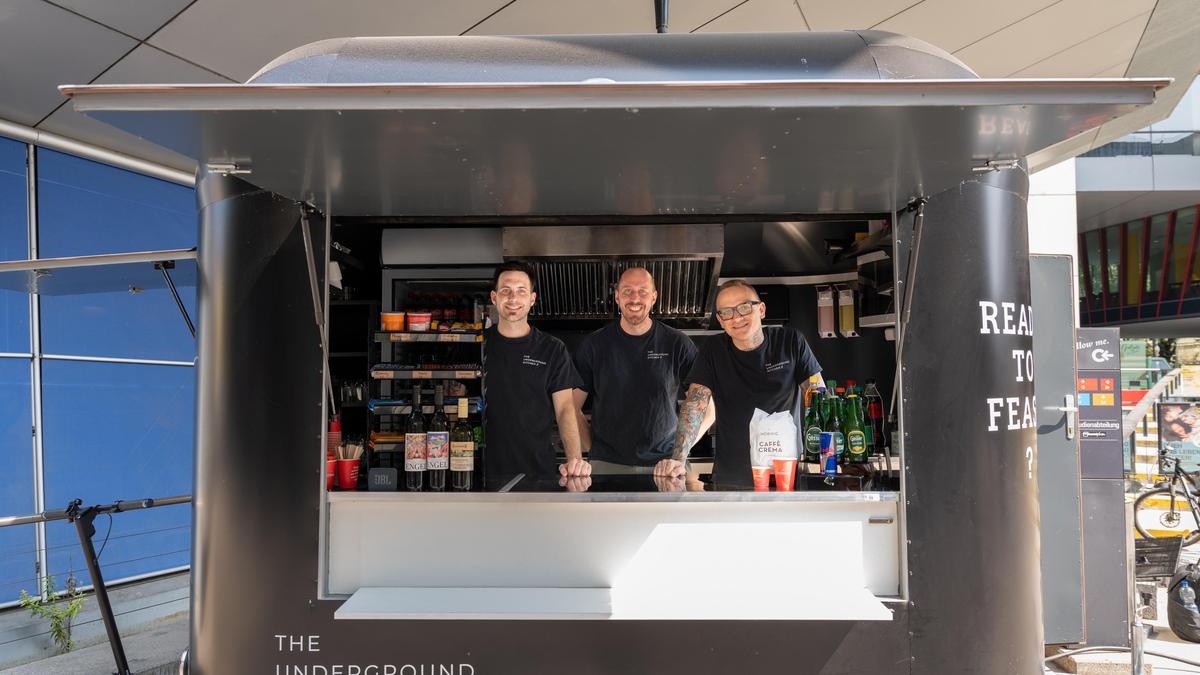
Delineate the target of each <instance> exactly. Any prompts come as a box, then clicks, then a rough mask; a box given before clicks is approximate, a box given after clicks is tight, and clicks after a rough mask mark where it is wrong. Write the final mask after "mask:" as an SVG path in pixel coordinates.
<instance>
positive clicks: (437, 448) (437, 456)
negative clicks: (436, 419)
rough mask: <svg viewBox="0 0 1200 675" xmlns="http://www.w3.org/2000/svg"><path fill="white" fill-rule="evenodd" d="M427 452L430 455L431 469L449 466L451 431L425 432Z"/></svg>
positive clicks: (435, 469)
mask: <svg viewBox="0 0 1200 675" xmlns="http://www.w3.org/2000/svg"><path fill="white" fill-rule="evenodd" d="M425 452H426V453H427V454H428V456H429V464H428V466H429V470H430V471H437V470H438V469H446V468H449V466H450V432H448V431H430V432H429V433H427V434H425Z"/></svg>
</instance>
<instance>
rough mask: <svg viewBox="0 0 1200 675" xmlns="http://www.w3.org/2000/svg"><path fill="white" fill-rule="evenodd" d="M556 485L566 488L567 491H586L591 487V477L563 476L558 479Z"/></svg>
mask: <svg viewBox="0 0 1200 675" xmlns="http://www.w3.org/2000/svg"><path fill="white" fill-rule="evenodd" d="M564 466H565V465H564ZM558 486H559V487H564V488H566V489H567V492H587V491H588V489H589V488H591V487H592V477H591V476H563V477H561V478H559V479H558Z"/></svg>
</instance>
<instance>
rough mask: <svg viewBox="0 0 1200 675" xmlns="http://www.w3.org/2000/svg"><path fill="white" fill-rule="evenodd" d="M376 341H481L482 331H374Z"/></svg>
mask: <svg viewBox="0 0 1200 675" xmlns="http://www.w3.org/2000/svg"><path fill="white" fill-rule="evenodd" d="M375 341H376V342H452V343H453V342H467V343H470V342H475V343H481V342H483V332H482V331H470V332H436V331H429V332H422V333H414V332H410V331H390V330H380V331H375Z"/></svg>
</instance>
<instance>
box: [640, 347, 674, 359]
mask: <svg viewBox="0 0 1200 675" xmlns="http://www.w3.org/2000/svg"><path fill="white" fill-rule="evenodd" d="M646 358H647V359H668V358H671V355H670V354H669V353H668V352H656V351H654V350H653V349H651V350H648V351H647V352H646Z"/></svg>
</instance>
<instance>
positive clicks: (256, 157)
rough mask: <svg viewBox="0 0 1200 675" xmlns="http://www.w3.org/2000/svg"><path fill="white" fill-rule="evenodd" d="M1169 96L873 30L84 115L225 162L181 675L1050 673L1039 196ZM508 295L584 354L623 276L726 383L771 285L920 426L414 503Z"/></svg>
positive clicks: (782, 304)
mask: <svg viewBox="0 0 1200 675" xmlns="http://www.w3.org/2000/svg"><path fill="white" fill-rule="evenodd" d="M1165 85H1166V81H1164V80H1117V79H1110V80H1019V79H1014V80H988V79H979V78H978V77H977V76H976V75H975V74H974V73H973V72H971V70H970V69H968V68H967V67H966V66H964V65H963V64H962V63H960V62H959V61H957V60H956V59H954V58H953V57H951V56H949V55H948V54H946V53H945V52H942V51H941V50H939V49H936V48H934V47H931V46H929V45H927V44H924V43H922V42H919V41H916V40H913V39H909V38H906V37H902V36H898V35H893V34H889V33H882V32H874V31H846V32H839V33H805V34H770V35H749V34H745V35H743V34H706V35H699V34H697V35H620V36H616V35H590V36H537V37H394V38H347V39H338V40H326V41H322V42H318V43H314V44H311V45H308V46H305V47H302V48H299V49H296V50H294V51H292V52H289V53H288V54H286V55H284V56H282V57H280V58H279V59H277V60H276V61H274V62H272V63H271V64H269V65H267V66H266V67H265V68H263V69H262V70H261V71H260V72H259V73H258V74H257V75H255V76H254V77H253V78H251V80H250V81H249V82H247V83H246V84H243V85H161V86H159V85H138V86H121V85H93V86H67V87H64V88H63V91H64V93H65V94H66V95H67V96H69V97H71V98H72V99H73V101H74V105H75V107H76V109H78V110H80V111H82V112H85V113H87V114H88V115H91V116H93V117H95V118H97V119H99V120H102V121H105V122H108V123H110V124H112V125H114V126H116V127H118V128H121V129H123V130H126V131H129V132H131V133H134V134H137V135H138V136H141V137H143V138H145V139H148V140H150V141H153V142H155V143H158V144H159V145H162V146H163V147H166V148H170V149H172V150H174V151H176V152H179V153H182V154H184V155H186V156H189V157H193V158H195V159H196V160H198V162H199V167H200V168H199V174H198V176H197V183H196V185H197V190H196V193H197V199H198V202H199V210H200V219H199V220H200V222H199V238H198V242H199V245H198V251H197V254H196V262H195V265H196V273H197V275H198V285H197V289H198V295H199V298H198V307H199V321H198V333H197V344H198V360H197V367H196V372H197V385H196V450H195V452H196V456H195V490H194V500H195V508H194V514H195V516H194V518H195V522H194V542H193V562H192V594H191V598H192V600H191V602H192V611H191V641H190V649H189V652H188V655H187V660H186V662H187V669H188V672H191V673H195V674H200V675H214V674H222V675H226V674H229V673H276V674H289V675H293V674H294V675H299V674H301V673H303V674H305V675H313V674H318V673H319V674H321V675H332V674H341V675H386V674H392V675H396V674H399V675H405V674H409V675H435V674H438V675H440V674H443V673H451V674H453V675H476V674H478V675H485V674H488V673H544V674H550V673H562V672H572V673H730V672H747V673H750V672H753V673H776V672H790V673H934V674H939V673H949V672H956V673H968V672H969V673H986V674H989V675H993V674H999V673H1005V674H1008V673H1021V674H1030V675H1032V674H1033V673H1040V672H1042V666H1041V663H1042V656H1043V654H1042V623H1041V619H1042V613H1041V595H1040V573H1039V551H1038V547H1039V539H1038V495H1037V488H1036V483H1035V478H1034V469H1035V468H1036V467H1035V462H1034V459H1033V458H1035V456H1036V453H1035V452H1034V450H1033V448H1034V447H1035V446H1036V442H1035V429H1034V424H1035V421H1036V404H1035V402H1034V401H1033V400H1032V399H1033V384H1032V381H1031V377H1026V376H1023V374H1022V373H1021V372H1018V371H1016V370H1014V368H1016V367H1018V366H1020V365H1021V364H1023V363H1027V359H1024V358H1022V359H1017V360H1016V361H1014V358H1013V356H1012V354H1013V353H1015V352H1019V353H1021V354H1023V355H1028V354H1029V353H1030V350H1031V349H1032V335H1033V330H1034V328H1035V326H1036V325H1037V324H1036V321H1034V318H1033V317H1032V316H1030V310H1029V306H1030V281H1029V262H1028V250H1027V249H1028V246H1027V228H1026V194H1027V186H1028V181H1027V173H1026V168H1025V165H1024V161H1023V158H1024V157H1026V156H1027V155H1028V154H1030V153H1031V152H1034V151H1037V150H1041V149H1044V148H1046V147H1048V146H1050V145H1053V144H1055V143H1058V142H1060V141H1063V140H1065V139H1067V138H1070V137H1072V136H1075V135H1077V134H1079V133H1081V132H1083V131H1085V130H1087V129H1091V128H1094V127H1096V126H1098V125H1100V124H1102V123H1105V122H1107V121H1109V120H1112V119H1113V118H1115V117H1118V116H1120V115H1122V114H1125V113H1127V112H1129V111H1132V110H1134V109H1136V108H1138V107H1140V106H1144V105H1147V104H1150V103H1152V102H1153V100H1154V96H1155V92H1156V90H1157V89H1159V88H1161V87H1163V86H1165ZM506 260H522V261H525V262H526V263H527V264H529V265H530V266H531V269H533V270H534V275H533V276H534V277H535V279H534V281H535V282H536V285H537V289H536V290H537V292H538V300H537V302H536V303H535V305H534V311H533V315H532V318H533V323H534V325H536V326H539V327H540V328H541V329H543V330H545V331H546V332H550V333H552V334H554V335H557V336H559V337H560V338H562V339H563V340H564V342H565V343H566V344H567V346H568V348H569V349H574V348H575V347H576V346H577V345H578V343H579V341H580V340H581V339H582V336H583V335H586V334H587V333H588V332H590V331H592V330H595V329H597V328H599V327H601V326H603V325H605V324H606V323H607V322H610V321H612V320H613V319H614V308H613V284H614V283H615V282H616V280H617V278H618V276H619V274H620V273H621V272H622V271H623V270H625V269H627V268H629V267H631V266H642V267H646V268H647V269H648V270H650V271H651V273H652V274H653V275H654V277H655V280H656V283H657V288H658V291H659V300H658V304H657V306H656V307H655V315H654V316H655V318H656V320H659V321H663V322H665V323H668V324H670V325H673V326H675V327H677V328H681V329H685V330H686V331H687V333H688V335H689V336H691V337H692V338H693V339H694V340H695V341H696V343H697V344H701V345H702V344H703V343H704V341H705V340H711V339H717V338H715V337H714V336H715V335H717V334H718V333H719V330H717V328H716V323H715V322H714V321H713V302H714V297H715V292H716V287H717V285H718V284H719V283H720V282H721V281H723V280H725V279H729V278H733V277H743V278H747V280H748V281H749V282H750V283H752V284H754V285H755V286H756V287H757V288H758V289H759V290H760V294H761V296H762V299H763V301H764V302H765V303H766V304H767V311H766V318H765V322H766V324H767V325H768V328H767V329H766V330H777V328H773V327H772V326H778V325H790V326H793V327H796V328H799V329H801V330H802V331H803V333H804V334H805V335H806V337H807V339H808V342H809V343H810V345H811V346H812V349H813V351H814V353H815V355H816V356H817V358H818V359H819V361H820V362H821V364H822V367H823V373H824V377H825V379H826V380H834V379H836V380H838V386H839V387H843V386H846V387H848V388H849V390H850V391H853V390H854V389H853V387H854V384H852V383H849V382H846V380H848V379H855V380H857V381H858V382H863V381H864V380H865V379H866V378H874V379H875V380H876V382H877V385H878V389H879V391H880V396H879V397H878V398H879V399H880V401H878V402H877V405H879V406H881V407H882V408H883V412H884V413H885V415H884V416H886V417H888V418H889V419H892V418H894V421H893V422H892V423H891V424H890V425H888V424H887V423H880V422H878V421H876V422H875V427H876V428H875V429H873V430H872V440H873V443H872V445H873V446H874V449H875V450H876V451H877V452H875V454H874V455H873V456H872V459H871V460H870V462H869V463H868V464H866V465H863V466H858V467H855V468H853V470H851V468H850V467H843V468H842V470H840V472H839V473H837V474H836V475H835V476H830V477H828V478H829V480H826V477H823V476H820V475H816V472H815V468H814V467H813V466H810V465H807V464H806V465H804V466H803V467H802V470H801V475H800V476H799V477H797V479H796V489H795V490H793V491H782V490H778V489H775V490H772V489H767V490H748V489H726V488H728V487H730V486H724V485H721V484H719V483H713V482H712V481H711V478H710V477H709V476H707V475H706V474H707V471H708V467H709V466H710V462H709V461H708V459H707V458H710V457H711V456H712V455H711V453H712V452H715V453H717V455H719V454H720V452H721V449H720V448H721V445H722V437H721V435H720V434H717V435H716V436H715V437H713V436H709V437H706V438H705V439H704V440H703V441H702V443H701V444H700V446H699V449H698V450H697V451H696V453H695V454H694V457H693V460H694V461H693V462H692V466H691V469H692V471H693V472H694V474H693V478H694V480H690V481H689V482H688V487H687V488H686V489H663V485H662V484H661V482H659V481H655V480H654V478H653V476H651V475H649V473H648V470H647V467H640V468H634V469H630V470H628V471H624V472H622V471H615V470H614V471H601V470H599V469H597V470H596V472H595V475H593V476H592V478H591V481H590V484H584V485H582V486H580V485H578V484H576V485H573V486H572V485H565V484H563V482H561V481H557V480H555V479H554V478H555V477H553V476H552V477H546V476H534V475H525V474H517V475H499V476H497V475H487V473H486V472H484V471H482V470H480V471H472V472H471V474H472V478H473V481H472V485H471V489H470V490H457V491H455V490H450V489H447V490H444V491H431V490H429V489H426V490H424V491H420V492H417V491H409V490H406V489H405V487H406V475H405V474H406V471H405V467H404V461H405V460H404V456H403V454H404V452H403V451H404V448H405V446H404V443H405V437H404V434H403V432H404V431H406V419H407V418H410V417H413V407H414V398H419V399H420V400H421V401H422V408H423V409H428V410H429V411H430V412H433V410H432V407H433V406H432V405H431V404H433V403H434V402H435V401H434V398H433V396H438V397H439V398H438V399H437V402H438V403H441V404H442V405H443V406H444V407H445V408H446V409H448V410H449V411H450V412H449V415H450V420H451V421H452V422H453V423H454V424H455V425H458V424H459V423H463V422H465V423H466V424H467V425H468V426H474V425H476V422H475V420H476V419H478V417H479V410H480V407H481V406H482V407H483V408H484V409H485V410H486V407H487V406H488V405H489V402H488V392H487V391H486V390H485V388H484V387H483V386H481V385H482V382H486V381H487V369H486V363H483V362H482V359H481V358H480V354H481V351H480V350H481V349H482V348H483V347H485V346H486V345H484V344H483V342H482V341H483V337H482V332H481V331H480V329H481V327H482V326H481V324H484V323H486V322H487V321H488V318H487V314H488V308H487V305H488V304H489V301H488V299H487V294H488V292H489V291H490V290H491V284H492V279H491V270H492V268H493V267H494V266H495V265H496V264H497V263H499V262H501V261H506ZM331 262H333V263H338V264H337V265H336V266H333V265H330V263H331ZM331 271H332V272H331ZM355 312H360V313H359V314H355ZM401 314H406V315H407V316H401ZM347 335H349V336H352V337H351V338H346V336H347ZM346 340H351V341H353V340H359V342H360V343H362V344H363V345H364V346H361V347H358V348H356V349H347V348H346V347H345V346H344V344H345V341H346ZM339 341H341V342H340V343H338V342H339ZM335 343H338V344H335ZM1024 375H1029V376H1031V375H1032V373H1030V372H1027V373H1024ZM414 385H415V386H414ZM414 394H415V396H414ZM460 398H461V399H464V401H465V406H464V407H465V408H466V410H465V415H466V418H465V419H458V417H459V414H458V410H459V409H458V406H457V405H456V404H457V401H458V399H460ZM490 404H491V405H494V404H495V401H492V402H491V403H490ZM426 406H428V408H427V407H426ZM438 412H439V413H440V412H441V408H439V410H438ZM879 412H880V411H879V410H878V409H876V410H874V411H872V416H873V418H876V417H878V416H879ZM796 413H797V415H798V417H796V418H795V420H794V421H795V423H796V425H797V426H798V427H802V422H801V420H802V419H803V417H802V416H803V411H801V410H797V411H796ZM717 414H718V417H719V415H720V411H719V410H718V412H717ZM335 416H336V417H337V418H338V420H339V423H340V424H341V425H342V427H341V430H340V431H339V430H337V429H336V427H334V428H333V430H331V427H330V425H329V424H328V421H329V420H330V419H331V418H333V417H335ZM417 416H418V417H419V415H417ZM631 423H634V424H636V423H637V422H636V421H631ZM881 424H882V426H883V427H884V428H879V426H880V425H881ZM420 428H422V429H424V427H420ZM798 430H800V431H802V429H798ZM471 431H472V434H471V435H470V437H471V438H472V440H473V441H474V442H476V443H477V445H478V446H479V447H478V451H477V455H486V453H487V429H480V430H479V432H478V433H475V430H474V429H471ZM876 431H880V432H883V431H886V432H887V433H875V432H876ZM893 431H894V432H895V433H892V432H893ZM340 434H345V435H346V439H343V440H344V441H345V442H346V443H347V444H348V445H350V446H357V447H359V448H361V450H362V452H361V454H359V453H358V451H357V449H356V451H355V452H352V453H349V457H341V456H340V455H339V457H341V462H349V464H347V465H346V466H347V470H346V471H345V472H344V473H343V471H342V469H340V468H334V467H335V466H336V465H338V464H339V463H340V462H339V461H337V460H334V461H328V459H327V458H328V457H329V455H328V448H327V444H329V441H330V437H331V436H334V437H335V438H334V441H335V444H336V442H337V440H338V439H337V438H336V435H340ZM354 436H357V440H356V442H354V443H352V442H351V441H350V440H349V439H350V437H354ZM464 438H466V437H465V436H464ZM460 459H461V458H460ZM352 460H356V461H352ZM476 461H477V459H476ZM355 468H357V469H358V470H360V475H359V476H358V477H355V476H354V474H353V471H352V469H355ZM459 468H460V469H461V468H462V465H461V464H460V466H459ZM472 468H473V467H472ZM335 472H336V473H338V474H342V475H339V476H337V478H338V481H337V482H336V484H335V483H334V481H333V478H334V477H335V476H333V475H332V473H335Z"/></svg>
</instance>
